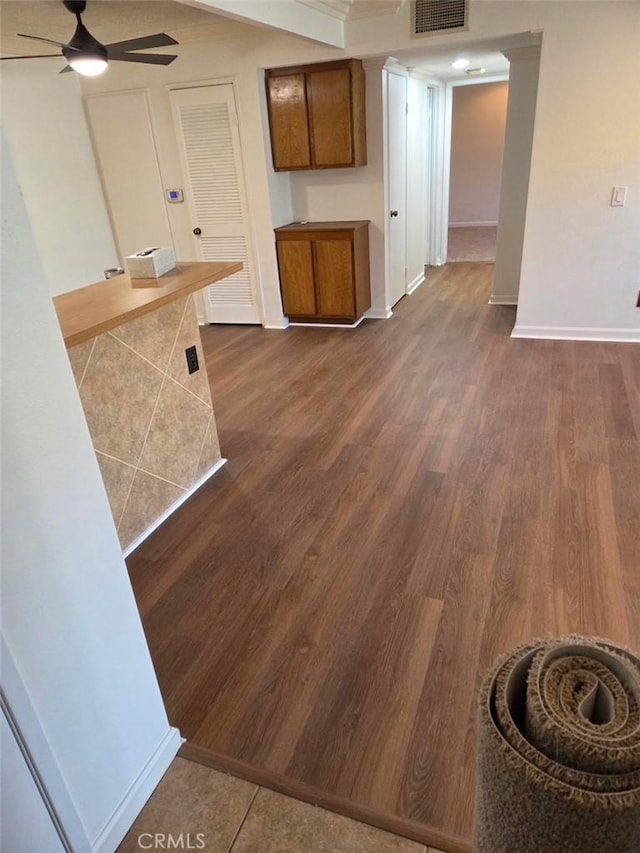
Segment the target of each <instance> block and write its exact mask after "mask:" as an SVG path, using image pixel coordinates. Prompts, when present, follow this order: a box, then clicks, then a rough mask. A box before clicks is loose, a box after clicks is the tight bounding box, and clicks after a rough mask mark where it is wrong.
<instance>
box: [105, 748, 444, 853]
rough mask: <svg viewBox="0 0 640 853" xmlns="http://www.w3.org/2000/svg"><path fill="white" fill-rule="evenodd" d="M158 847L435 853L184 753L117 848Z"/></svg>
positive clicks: (126, 852)
mask: <svg viewBox="0 0 640 853" xmlns="http://www.w3.org/2000/svg"><path fill="white" fill-rule="evenodd" d="M169 835H171V839H169ZM180 836H181V837H180ZM162 849H191V850H204V851H206V853H437V851H435V850H434V849H433V848H427V847H425V846H424V845H422V844H417V843H416V842H414V841H408V840H407V839H405V838H400V837H399V836H397V835H392V834H391V833H389V832H383V831H382V830H380V829H375V828H374V827H371V826H368V825H367V824H364V823H359V822H358V821H355V820H351V819H349V818H346V817H342V816H341V815H337V814H334V813H333V812H329V811H325V810H324V809H321V808H318V807H316V806H312V805H309V804H308V803H302V802H300V801H299V800H294V799H292V798H291V797H285V796H283V795H282V794H277V793H275V792H273V791H269V790H267V789H266V788H260V787H259V786H257V785H253V784H252V783H251V782H245V781H243V780H242V779H236V778H235V777H233V776H228V775H226V774H224V773H219V772H217V771H216V770H211V769H210V768H208V767H203V766H202V765H201V764H196V763H194V762H192V761H187V760H185V759H184V758H176V759H175V760H174V762H173V764H172V765H171V767H170V768H169V770H168V771H167V773H166V774H165V776H164V778H163V779H162V781H161V782H160V784H159V785H158V787H157V788H156V790H155V791H154V793H153V795H152V797H151V799H150V800H149V802H148V803H147V805H146V806H145V808H144V809H143V811H142V813H141V814H140V816H139V817H138V819H137V821H136V822H135V823H134V825H133V826H132V828H131V829H130V830H129V832H128V834H127V836H126V837H125V839H124V841H123V842H122V844H121V845H120V847H119V848H118V853H137V851H141V850H162Z"/></svg>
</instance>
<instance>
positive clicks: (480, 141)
mask: <svg viewBox="0 0 640 853" xmlns="http://www.w3.org/2000/svg"><path fill="white" fill-rule="evenodd" d="M508 91H509V84H508V83H506V82H505V83H484V84H482V83H480V84H478V85H473V86H454V87H453V90H452V101H453V103H452V121H451V177H450V184H449V225H450V226H452V225H453V226H455V225H485V224H486V225H495V224H497V222H498V203H499V200H500V177H501V173H502V150H503V147H504V129H505V122H506V117H507V94H508Z"/></svg>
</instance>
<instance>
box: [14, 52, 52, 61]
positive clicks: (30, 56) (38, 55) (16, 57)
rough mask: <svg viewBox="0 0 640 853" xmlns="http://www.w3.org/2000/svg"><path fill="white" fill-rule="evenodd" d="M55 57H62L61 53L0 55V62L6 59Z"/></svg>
mask: <svg viewBox="0 0 640 853" xmlns="http://www.w3.org/2000/svg"><path fill="white" fill-rule="evenodd" d="M53 57H55V58H56V59H60V54H59V53H29V54H28V55H27V56H0V62H2V61H4V60H5V59H49V58H53Z"/></svg>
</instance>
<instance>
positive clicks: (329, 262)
mask: <svg viewBox="0 0 640 853" xmlns="http://www.w3.org/2000/svg"><path fill="white" fill-rule="evenodd" d="M313 250H314V253H315V262H316V292H317V294H318V314H319V315H321V316H322V317H355V313H356V306H355V299H354V292H353V263H352V244H351V240H317V241H316V242H314V244H313Z"/></svg>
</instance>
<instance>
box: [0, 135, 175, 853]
mask: <svg viewBox="0 0 640 853" xmlns="http://www.w3.org/2000/svg"><path fill="white" fill-rule="evenodd" d="M2 250H3V254H2V367H3V397H2V506H3V519H2V524H3V530H2V568H3V572H2V632H3V636H4V638H5V640H6V643H7V646H8V648H9V650H10V652H11V656H12V659H13V661H14V662H15V666H16V667H17V669H18V671H19V675H20V677H21V679H22V682H23V683H24V686H25V688H26V692H27V694H28V696H29V697H30V703H31V706H32V708H33V711H34V713H35V714H36V716H37V717H38V718H39V721H40V724H41V727H42V730H43V731H44V733H45V735H46V737H47V739H48V742H49V745H50V748H51V752H52V754H53V756H54V758H55V761H56V762H57V765H58V767H59V771H60V773H61V774H62V777H63V778H64V779H65V781H66V785H67V787H68V790H69V793H70V795H71V798H72V800H73V801H74V802H75V806H76V809H77V812H78V815H79V819H80V821H81V822H82V824H83V825H84V827H85V829H86V833H87V836H88V837H89V839H90V840H91V843H92V845H94V846H95V847H96V849H100V850H108V849H109V848H110V846H111V845H113V846H111V849H114V847H115V845H116V844H117V842H118V840H119V837H121V835H122V834H123V832H124V830H126V829H127V828H128V821H129V822H130V820H132V819H133V817H134V816H135V813H136V811H137V810H138V809H139V808H140V807H141V805H142V803H143V802H144V798H145V797H146V796H148V795H149V793H150V791H151V790H152V787H153V785H154V784H155V783H156V782H157V780H158V778H159V774H161V773H162V772H163V771H164V770H165V769H166V766H167V764H168V762H169V761H170V760H171V758H172V757H173V754H175V751H176V749H177V747H178V745H179V738H178V736H177V732H175V730H173V729H171V728H170V727H169V724H168V721H167V717H166V714H165V710H164V706H163V702H162V698H161V696H160V692H159V689H158V684H157V681H156V677H155V673H154V670H153V666H152V664H151V659H150V656H149V652H148V649H147V645H146V640H145V637H144V634H143V630H142V625H141V623H140V617H139V615H138V611H137V608H136V603H135V599H134V597H133V593H132V590H131V585H130V582H129V578H128V575H127V570H126V566H125V564H124V562H123V559H122V554H121V551H120V546H119V543H118V538H117V535H116V531H115V527H114V525H113V520H112V517H111V512H110V509H109V504H108V501H107V496H106V493H105V490H104V486H103V484H102V480H101V477H100V472H99V469H98V463H97V461H96V458H95V454H94V452H93V447H92V444H91V438H90V436H89V431H88V428H87V425H86V421H85V419H84V415H83V413H82V408H81V404H80V399H79V397H78V393H77V389H76V386H75V382H74V379H73V375H72V372H71V367H70V364H69V360H68V358H67V354H66V351H65V348H64V343H63V340H62V335H61V333H60V329H59V326H58V322H57V318H56V315H55V311H54V308H53V303H52V301H51V298H50V295H49V293H48V290H47V285H46V282H45V278H44V274H43V271H42V266H41V263H40V259H39V256H38V251H37V248H36V244H35V241H34V239H33V235H32V232H31V225H30V222H29V220H28V217H27V213H26V210H25V206H24V203H23V200H22V197H21V195H20V192H19V188H18V185H17V180H16V177H15V172H14V170H13V167H12V163H11V160H10V150H9V147H8V146H7V145H5V144H3V146H2ZM25 353H26V356H25ZM3 684H5V685H6V682H5V678H4V674H3ZM9 701H10V702H11V701H12V697H11V696H10V697H9ZM12 710H13V712H14V714H15V715H16V717H18V722H20V720H19V714H20V713H21V709H20V708H18V707H13V708H12ZM132 786H133V790H131V789H132ZM136 786H137V787H136Z"/></svg>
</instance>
